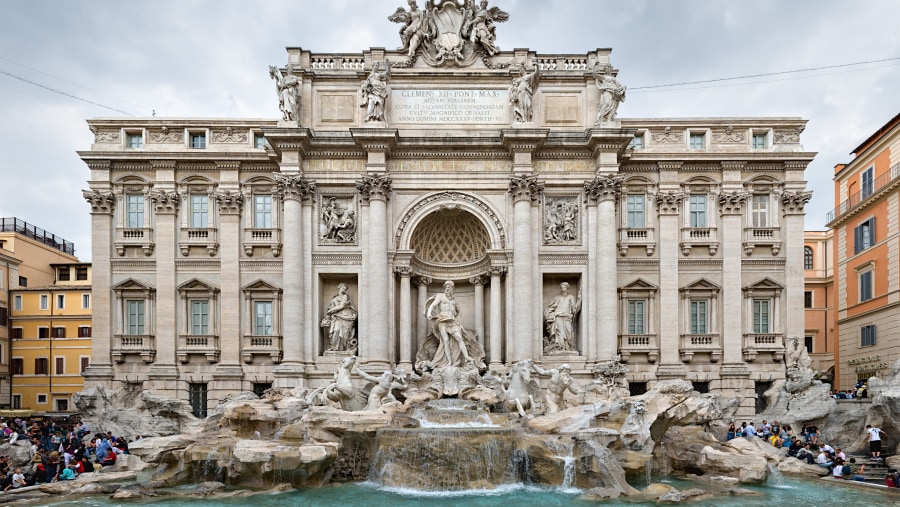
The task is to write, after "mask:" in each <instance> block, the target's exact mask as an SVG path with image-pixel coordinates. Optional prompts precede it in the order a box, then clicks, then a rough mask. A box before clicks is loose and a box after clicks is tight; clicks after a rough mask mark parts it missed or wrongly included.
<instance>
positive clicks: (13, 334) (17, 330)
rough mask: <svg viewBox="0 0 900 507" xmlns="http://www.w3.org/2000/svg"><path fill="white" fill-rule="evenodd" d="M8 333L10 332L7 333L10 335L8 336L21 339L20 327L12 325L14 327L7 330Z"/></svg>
mask: <svg viewBox="0 0 900 507" xmlns="http://www.w3.org/2000/svg"><path fill="white" fill-rule="evenodd" d="M9 333H10V334H9V337H10V338H18V339H21V338H22V336H23V333H22V328H21V327H14V328H12V329H10V330H9Z"/></svg>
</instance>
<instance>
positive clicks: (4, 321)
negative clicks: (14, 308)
mask: <svg viewBox="0 0 900 507" xmlns="http://www.w3.org/2000/svg"><path fill="white" fill-rule="evenodd" d="M8 325H9V310H7V308H6V307H5V306H0V327H6V326H8Z"/></svg>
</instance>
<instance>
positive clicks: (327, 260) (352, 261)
mask: <svg viewBox="0 0 900 507" xmlns="http://www.w3.org/2000/svg"><path fill="white" fill-rule="evenodd" d="M312 263H313V266H360V265H362V254H358V253H325V252H321V253H314V254H312Z"/></svg>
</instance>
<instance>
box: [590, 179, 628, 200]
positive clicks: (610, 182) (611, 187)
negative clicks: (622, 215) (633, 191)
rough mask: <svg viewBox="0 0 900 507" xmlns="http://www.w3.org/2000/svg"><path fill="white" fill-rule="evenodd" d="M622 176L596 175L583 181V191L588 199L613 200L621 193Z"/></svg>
mask: <svg viewBox="0 0 900 507" xmlns="http://www.w3.org/2000/svg"><path fill="white" fill-rule="evenodd" d="M624 181H625V177H624V176H618V175H613V176H603V175H601V176H597V177H596V178H594V179H593V180H591V181H585V182H584V192H585V194H587V197H588V200H589V201H594V202H597V201H610V200H611V201H615V200H617V199H618V198H619V196H620V195H622V183H623V182H624Z"/></svg>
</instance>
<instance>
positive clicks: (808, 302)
mask: <svg viewBox="0 0 900 507" xmlns="http://www.w3.org/2000/svg"><path fill="white" fill-rule="evenodd" d="M812 307H813V303H812V291H811V290H807V291H804V292H803V308H812Z"/></svg>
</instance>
